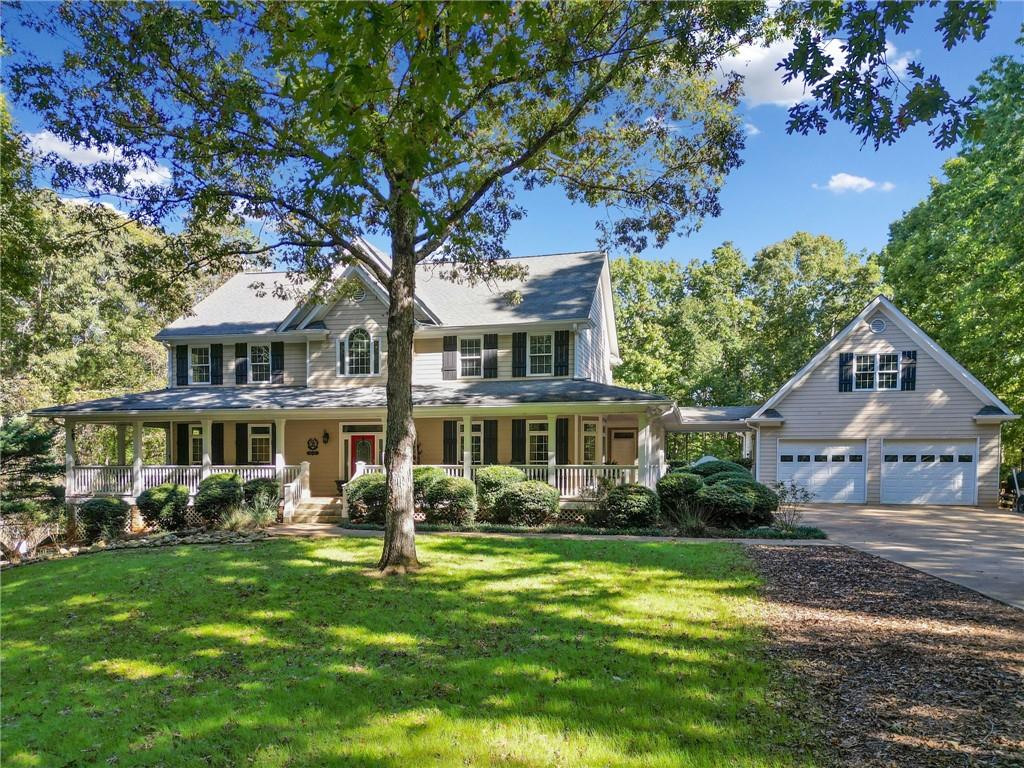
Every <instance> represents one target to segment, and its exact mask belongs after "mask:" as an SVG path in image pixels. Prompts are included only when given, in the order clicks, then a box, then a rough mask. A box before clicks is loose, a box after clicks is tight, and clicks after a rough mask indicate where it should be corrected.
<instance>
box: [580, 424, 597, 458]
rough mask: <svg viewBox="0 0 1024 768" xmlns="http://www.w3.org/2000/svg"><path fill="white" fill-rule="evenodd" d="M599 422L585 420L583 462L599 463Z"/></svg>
mask: <svg viewBox="0 0 1024 768" xmlns="http://www.w3.org/2000/svg"><path fill="white" fill-rule="evenodd" d="M597 438H598V423H597V422H596V421H584V422H583V463H584V464H597Z"/></svg>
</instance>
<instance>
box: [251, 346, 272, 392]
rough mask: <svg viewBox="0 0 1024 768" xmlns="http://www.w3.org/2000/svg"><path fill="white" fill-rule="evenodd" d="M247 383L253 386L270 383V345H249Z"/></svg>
mask: <svg viewBox="0 0 1024 768" xmlns="http://www.w3.org/2000/svg"><path fill="white" fill-rule="evenodd" d="M249 381H250V382H251V383H253V384H266V383H269V382H270V345H269V344H250V345H249Z"/></svg>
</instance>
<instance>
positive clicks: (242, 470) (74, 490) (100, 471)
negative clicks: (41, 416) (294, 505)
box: [67, 462, 309, 497]
mask: <svg viewBox="0 0 1024 768" xmlns="http://www.w3.org/2000/svg"><path fill="white" fill-rule="evenodd" d="M303 464H308V463H307V462H304V463H303ZM302 471H303V466H302V465H287V466H285V467H284V469H283V470H282V472H281V484H282V487H283V486H287V485H290V484H292V483H294V482H295V481H296V480H297V479H298V478H299V477H300V475H301V474H302ZM221 472H230V473H233V474H236V475H238V476H239V477H241V478H242V482H243V483H245V482H248V481H250V480H254V479H255V478H257V477H264V478H268V479H270V480H273V479H275V478H276V477H277V476H278V472H277V468H276V467H274V466H268V465H256V466H252V465H250V466H243V465H237V464H220V465H215V466H212V467H210V473H211V474H216V473H221ZM305 472H306V477H307V479H306V486H307V487H308V485H309V482H308V476H309V468H308V466H307V467H306V470H305ZM202 477H203V468H202V467H200V466H179V465H177V464H146V465H144V466H143V467H142V472H141V476H140V480H141V483H140V484H141V487H142V490H145V489H147V488H153V487H155V486H157V485H163V484H164V483H176V484H178V485H184V486H185V487H187V488H188V491H189V493H190V494H191V495H193V496H194V495H195V494H196V493H197V492H198V491H199V482H200V481H201V480H202ZM133 487H134V482H133V468H132V467H130V466H122V465H109V466H76V467H75V468H74V470H73V473H72V476H71V477H70V478H68V483H67V493H68V495H69V496H93V495H99V494H105V495H110V496H128V497H131V496H134V493H133Z"/></svg>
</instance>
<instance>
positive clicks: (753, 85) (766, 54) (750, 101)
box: [722, 38, 916, 107]
mask: <svg viewBox="0 0 1024 768" xmlns="http://www.w3.org/2000/svg"><path fill="white" fill-rule="evenodd" d="M843 42H844V41H842V40H839V39H834V40H829V41H828V42H827V43H826V44H825V53H826V54H828V55H829V56H831V57H832V61H833V64H832V66H831V67H830V68H829V71H830V72H835V71H836V70H837V69H838V68H839V67H840V65H841V64H842V62H843V61H844V60H845V58H846V56H845V54H844V53H843ZM792 50H793V40H792V39H791V38H786V39H782V40H776V41H775V42H774V43H772V44H771V45H757V44H748V45H741V46H739V48H738V49H737V50H736V53H734V54H733V55H732V56H727V57H726V58H725V59H723V60H722V69H723V70H725V72H727V73H731V72H736V73H738V74H740V75H742V76H743V101H744V102H745V103H746V105H747V106H748V107H758V106H761V105H762V104H773V105H775V106H777V107H791V106H793V105H794V104H799V103H800V102H802V101H807V100H808V99H810V98H811V93H810V89H809V88H808V87H807V83H806V82H805V81H804V79H803V78H801V77H797V78H794V79H793V80H790V81H789V82H788V83H784V82H782V76H783V70H781V69H776V67H777V66H778V64H779V62H781V61H782V60H783V59H784V58H786V56H787V55H789V53H790V51H792ZM914 55H916V52H910V51H903V52H901V51H899V50H898V49H897V48H896V47H895V46H894V45H893V44H892V43H889V42H887V43H886V44H885V56H886V60H887V61H888V63H889V67H890V68H891V69H892V70H893V71H894V72H895V73H896V74H897V75H898V76H899V77H901V78H902V77H903V76H905V75H906V72H907V65H908V64H909V63H910V61H911V57H912V56H914Z"/></svg>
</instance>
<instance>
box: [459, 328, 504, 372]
mask: <svg viewBox="0 0 1024 768" xmlns="http://www.w3.org/2000/svg"><path fill="white" fill-rule="evenodd" d="M464 339H465V340H466V341H479V342H480V354H479V355H478V356H477V357H476V358H475V359H477V360H479V362H480V373H479V374H478V375H476V376H466V375H463V373H462V341H463V340H464ZM455 352H456V355H457V361H458V362H457V363H456V366H457V368H456V371H455V373H456V378H457V379H467V380H472V379H482V378H483V377H484V337H483V334H480V335H473V334H467V335H466V336H456V337H455ZM495 353H497V350H495ZM468 359H470V360H473V359H474V358H473V357H470V358H468Z"/></svg>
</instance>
